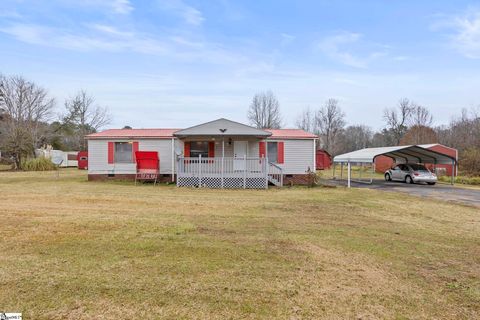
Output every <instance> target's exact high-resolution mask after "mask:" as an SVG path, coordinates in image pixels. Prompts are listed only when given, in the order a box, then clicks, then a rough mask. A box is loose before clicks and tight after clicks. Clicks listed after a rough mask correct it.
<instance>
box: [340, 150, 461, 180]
mask: <svg viewBox="0 0 480 320" xmlns="http://www.w3.org/2000/svg"><path fill="white" fill-rule="evenodd" d="M378 156H387V157H390V158H392V159H393V160H394V161H395V163H397V164H398V163H432V164H451V165H452V168H454V167H455V164H456V159H455V158H452V157H450V156H448V155H446V154H442V153H438V152H436V151H433V150H429V149H425V148H422V147H420V146H417V145H411V146H397V147H381V148H365V149H361V150H357V151H352V152H348V153H344V154H341V155H338V156H336V157H334V158H333V162H334V165H335V164H336V163H340V164H342V165H343V164H344V163H346V164H347V180H348V187H349V188H350V182H351V164H352V163H356V164H358V163H362V164H363V163H371V164H373V163H374V161H375V158H376V157H378ZM334 168H335V167H334ZM452 172H453V171H452ZM454 179H455V177H454V175H452V181H451V183H452V184H453V182H454Z"/></svg>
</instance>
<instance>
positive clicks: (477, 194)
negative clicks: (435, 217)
mask: <svg viewBox="0 0 480 320" xmlns="http://www.w3.org/2000/svg"><path fill="white" fill-rule="evenodd" d="M331 181H333V180H331ZM334 183H335V184H337V185H346V181H339V180H337V181H335V182H334ZM352 187H355V188H369V189H376V190H383V191H393V192H404V193H408V194H411V195H415V196H419V197H430V198H436V199H440V200H445V201H454V202H460V203H463V204H467V205H473V206H479V207H480V188H462V187H460V186H452V185H449V184H436V185H434V186H429V185H424V184H406V183H403V182H394V181H390V182H387V181H383V180H374V181H373V183H372V184H364V183H357V182H352Z"/></svg>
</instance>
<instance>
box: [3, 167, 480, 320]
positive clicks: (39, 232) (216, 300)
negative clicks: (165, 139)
mask: <svg viewBox="0 0 480 320" xmlns="http://www.w3.org/2000/svg"><path fill="white" fill-rule="evenodd" d="M0 195H1V199H2V204H1V206H2V210H1V211H0V219H1V221H2V224H1V225H0V250H1V252H2V258H3V263H2V268H1V269H0V284H1V285H2V287H3V288H8V289H7V290H2V291H1V292H0V306H2V308H4V309H5V310H9V311H20V312H23V313H24V315H25V317H28V318H35V319H90V318H92V317H94V318H102V319H117V318H125V317H127V318H128V317H130V318H131V317H135V316H137V317H141V318H145V319H158V318H165V319H170V318H198V319H201V318H209V319H212V318H213V319H224V318H289V319H296V318H298V319H300V318H330V319H352V318H365V319H385V318H387V319H403V318H405V319H411V318H416V319H431V318H458V319H472V318H478V317H479V316H480V311H479V309H480V283H479V278H480V267H479V266H480V258H479V257H480V215H479V212H478V208H471V207H466V206H461V205H456V204H450V203H443V202H440V201H433V200H424V199H420V198H415V200H414V201H412V199H411V198H409V197H408V196H407V195H403V194H393V193H384V192H379V191H374V190H365V189H362V190H360V189H353V190H346V189H342V188H337V189H306V188H291V189H289V188H284V189H270V190H268V191H265V190H260V191H253V190H197V189H178V188H176V187H174V186H160V187H153V186H152V185H142V186H137V187H135V186H133V185H132V184H131V183H102V182H95V183H94V182H87V181H86V175H85V172H81V171H75V170H61V172H60V176H59V178H57V177H56V174H55V173H23V172H20V173H13V172H12V173H2V175H1V176H0Z"/></svg>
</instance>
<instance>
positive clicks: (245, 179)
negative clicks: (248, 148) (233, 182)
mask: <svg viewBox="0 0 480 320" xmlns="http://www.w3.org/2000/svg"><path fill="white" fill-rule="evenodd" d="M246 188H247V155H246V154H244V155H243V189H246Z"/></svg>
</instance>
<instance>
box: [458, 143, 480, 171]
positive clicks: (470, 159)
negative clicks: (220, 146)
mask: <svg viewBox="0 0 480 320" xmlns="http://www.w3.org/2000/svg"><path fill="white" fill-rule="evenodd" d="M459 162H460V169H461V170H462V171H463V172H465V173H466V174H467V175H472V176H480V149H478V148H473V147H472V148H469V149H467V150H465V151H463V152H462V153H461V154H460V161H459Z"/></svg>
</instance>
